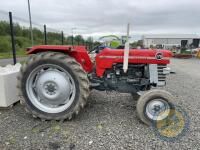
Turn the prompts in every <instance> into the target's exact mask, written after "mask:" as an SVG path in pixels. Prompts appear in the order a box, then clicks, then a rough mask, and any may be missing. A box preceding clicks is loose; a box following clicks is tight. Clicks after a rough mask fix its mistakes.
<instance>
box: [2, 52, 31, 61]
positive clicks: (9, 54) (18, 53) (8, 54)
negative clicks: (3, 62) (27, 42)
mask: <svg viewBox="0 0 200 150" xmlns="http://www.w3.org/2000/svg"><path fill="white" fill-rule="evenodd" d="M16 55H17V57H25V56H27V55H26V52H25V51H24V50H17V52H16ZM12 57H13V55H12V52H5V53H0V59H7V58H12Z"/></svg>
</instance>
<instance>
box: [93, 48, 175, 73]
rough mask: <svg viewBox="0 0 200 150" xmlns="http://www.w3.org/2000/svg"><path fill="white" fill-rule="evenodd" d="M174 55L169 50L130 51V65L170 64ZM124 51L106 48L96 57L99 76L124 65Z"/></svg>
mask: <svg viewBox="0 0 200 150" xmlns="http://www.w3.org/2000/svg"><path fill="white" fill-rule="evenodd" d="M170 57H172V53H171V52H170V51H168V50H149V49H130V51H129V60H128V63H129V64H169V63H170ZM123 60H124V49H110V48H105V49H103V50H102V51H101V52H100V53H99V54H97V56H96V66H97V75H98V76H103V73H104V71H105V69H108V68H112V66H113V64H117V63H123Z"/></svg>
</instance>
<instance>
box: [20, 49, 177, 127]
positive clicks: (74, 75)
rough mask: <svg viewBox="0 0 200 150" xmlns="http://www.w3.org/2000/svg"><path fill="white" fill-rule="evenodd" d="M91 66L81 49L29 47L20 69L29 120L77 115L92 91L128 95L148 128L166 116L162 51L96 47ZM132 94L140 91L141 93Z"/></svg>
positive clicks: (169, 99)
mask: <svg viewBox="0 0 200 150" xmlns="http://www.w3.org/2000/svg"><path fill="white" fill-rule="evenodd" d="M94 51H95V52H96V57H95V63H92V61H91V59H90V56H89V54H88V51H87V49H86V47H84V46H50V45H49V46H47V45H42V46H34V47H32V48H30V49H29V51H28V54H30V57H29V59H28V60H27V62H26V63H24V64H23V66H22V67H21V74H20V76H19V77H18V79H19V85H18V87H19V89H20V96H22V100H21V103H22V104H23V105H24V106H25V108H26V110H27V111H28V112H29V113H31V114H32V115H33V116H34V117H38V118H41V119H42V120H65V119H71V118H72V117H73V116H75V115H77V114H78V113H79V112H80V110H81V109H82V108H84V106H85V105H86V103H87V98H88V96H89V94H90V91H91V90H92V89H96V90H100V91H117V92H122V93H131V94H132V95H133V96H134V97H135V99H137V113H138V116H139V118H140V119H141V120H142V121H143V122H144V123H146V124H148V125H150V124H151V123H152V122H153V121H157V120H163V119H165V118H166V117H168V116H169V115H170V114H171V110H172V109H171V108H172V107H173V104H172V103H171V102H172V100H173V96H172V95H171V94H170V93H168V92H166V91H162V90H150V89H151V87H156V86H164V85H165V84H166V75H167V74H169V73H170V70H169V68H168V67H167V64H169V63H170V60H169V59H170V57H171V56H172V53H171V52H170V51H168V50H147V49H146V50H140V49H130V50H128V55H127V56H128V57H127V56H126V55H125V50H124V49H111V48H106V47H105V48H96V49H95V50H94ZM147 90H150V91H149V92H146V93H145V94H144V95H141V96H140V95H138V92H140V91H147Z"/></svg>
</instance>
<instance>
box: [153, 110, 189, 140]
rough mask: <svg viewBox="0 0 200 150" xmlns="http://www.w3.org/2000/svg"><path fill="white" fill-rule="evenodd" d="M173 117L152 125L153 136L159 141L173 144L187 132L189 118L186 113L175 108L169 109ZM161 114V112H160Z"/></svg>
mask: <svg viewBox="0 0 200 150" xmlns="http://www.w3.org/2000/svg"><path fill="white" fill-rule="evenodd" d="M170 111H171V112H173V113H172V114H173V115H169V117H168V118H166V119H164V120H161V121H155V122H154V123H152V127H153V131H154V133H155V135H156V136H157V137H158V138H160V139H161V140H164V141H168V142H174V141H176V140H178V139H179V138H181V137H183V136H184V135H185V134H186V132H187V131H188V130H189V117H188V115H187V113H186V112H185V111H184V110H183V109H181V108H180V107H178V106H176V107H174V108H171V109H170ZM161 113H162V112H161Z"/></svg>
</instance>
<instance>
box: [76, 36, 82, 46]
mask: <svg viewBox="0 0 200 150" xmlns="http://www.w3.org/2000/svg"><path fill="white" fill-rule="evenodd" d="M74 41H75V42H76V43H77V44H78V45H80V43H84V39H83V37H82V36H81V35H77V36H75V37H74Z"/></svg>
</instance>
